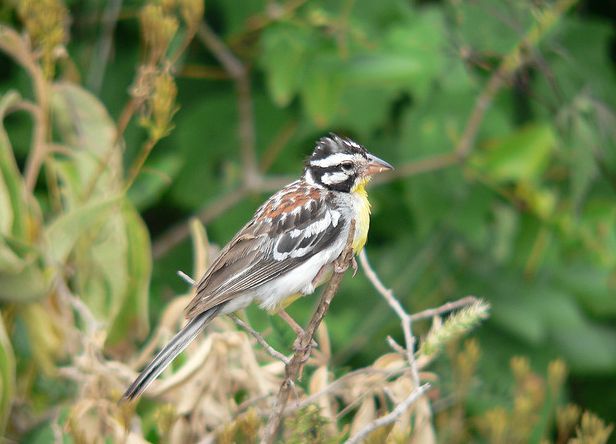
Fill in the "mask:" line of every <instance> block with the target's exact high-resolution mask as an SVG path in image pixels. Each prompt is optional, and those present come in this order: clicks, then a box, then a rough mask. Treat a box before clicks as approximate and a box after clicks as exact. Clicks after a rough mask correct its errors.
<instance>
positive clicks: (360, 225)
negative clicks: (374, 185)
mask: <svg viewBox="0 0 616 444" xmlns="http://www.w3.org/2000/svg"><path fill="white" fill-rule="evenodd" d="M368 180H369V179H368V178H367V179H366V180H364V181H362V182H360V183H359V184H358V185H357V186H356V187H355V188H354V189H353V190H351V193H352V195H353V196H354V197H355V199H356V203H355V211H356V214H357V218H356V219H355V237H354V239H353V252H354V253H355V254H357V253H359V252H360V251H361V249H362V248H364V245H365V244H366V240H367V239H368V229H369V228H370V202H369V201H368V193H367V192H366V184H367V183H368Z"/></svg>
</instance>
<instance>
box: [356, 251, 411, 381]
mask: <svg viewBox="0 0 616 444" xmlns="http://www.w3.org/2000/svg"><path fill="white" fill-rule="evenodd" d="M359 261H360V262H361V266H362V268H363V269H364V272H365V273H366V277H367V278H368V280H369V281H370V282H371V283H372V285H373V286H374V288H376V290H377V291H378V292H379V293H380V294H381V295H382V296H383V297H384V298H385V300H386V301H387V303H388V304H389V306H390V307H391V308H392V309H393V310H394V311H395V312H396V314H397V315H398V317H399V318H400V321H401V323H402V331H403V332H404V342H405V343H406V344H405V345H406V347H405V352H406V360H407V361H408V363H409V366H410V368H411V378H412V381H413V386H414V387H419V371H418V370H417V362H415V339H414V338H413V330H412V327H411V323H412V318H411V316H410V315H409V314H408V313H407V312H406V311H405V310H404V308H402V304H400V302H399V301H398V299H396V297H395V296H394V293H393V291H391V290H390V289H389V288H386V287H385V285H383V283H382V282H381V279H380V278H379V276H378V275H377V274H376V272H375V271H374V269H373V268H372V267H371V266H370V262H368V256H367V254H366V250H362V251H361V253H360V254H359Z"/></svg>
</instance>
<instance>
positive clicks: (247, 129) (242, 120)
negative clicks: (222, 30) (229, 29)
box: [198, 22, 258, 185]
mask: <svg viewBox="0 0 616 444" xmlns="http://www.w3.org/2000/svg"><path fill="white" fill-rule="evenodd" d="M198 35H199V39H200V40H201V42H202V43H203V44H204V45H205V46H206V47H207V48H208V49H209V50H210V51H211V52H212V54H214V56H215V57H216V58H217V59H218V61H219V62H220V63H221V64H222V66H223V67H224V68H225V70H226V71H227V72H228V73H229V75H230V76H231V78H233V80H234V81H235V87H236V89H237V106H238V113H239V137H240V145H241V152H242V164H243V166H244V175H245V176H244V183H246V184H249V185H250V184H252V183H253V182H255V181H257V180H258V173H257V160H256V154H255V151H256V137H255V123H254V115H253V110H252V91H251V86H250V73H249V71H248V69H247V68H246V67H245V66H244V64H243V63H242V62H241V61H240V60H239V59H238V58H237V57H235V55H234V54H233V53H232V52H231V50H230V49H229V48H228V47H227V45H225V43H224V42H223V41H222V40H221V39H220V38H219V37H218V36H217V35H216V34H215V33H214V32H213V31H212V29H211V28H210V27H209V26H208V24H207V23H205V22H203V23H202V24H201V27H200V28H199V32H198Z"/></svg>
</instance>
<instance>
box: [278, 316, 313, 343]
mask: <svg viewBox="0 0 616 444" xmlns="http://www.w3.org/2000/svg"><path fill="white" fill-rule="evenodd" d="M278 316H280V318H281V319H282V320H283V321H285V322H286V323H287V324H289V327H291V329H292V330H293V331H294V332H295V334H296V335H297V339H296V340H295V342H296V344H294V348H297V346H299V340H300V338H302V337H303V336H304V334H306V332H305V331H304V329H303V328H302V327H301V325H299V324H298V323H297V321H296V320H295V319H293V318H292V317H291V315H290V314H289V313H287V312H286V311H285V310H284V309H281V310H278ZM311 345H312V347H317V346H318V345H319V344H317V341H315V340H314V338H313V339H312V343H311Z"/></svg>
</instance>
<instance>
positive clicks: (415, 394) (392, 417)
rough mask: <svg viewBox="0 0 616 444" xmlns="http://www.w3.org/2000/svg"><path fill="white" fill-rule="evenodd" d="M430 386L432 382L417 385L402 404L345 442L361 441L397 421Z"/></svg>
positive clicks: (350, 443)
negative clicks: (380, 428)
mask: <svg viewBox="0 0 616 444" xmlns="http://www.w3.org/2000/svg"><path fill="white" fill-rule="evenodd" d="M429 388H430V384H424V385H422V386H420V387H417V388H416V389H415V390H413V391H412V392H411V394H410V395H409V396H408V397H407V398H406V399H405V400H404V401H402V402H401V403H400V404H398V405H397V406H396V408H395V409H393V410H392V411H391V412H390V413H388V414H387V415H385V416H381V417H380V418H378V419H375V420H374V421H372V422H370V423H368V424H366V425H365V426H364V428H363V429H361V430H360V431H359V432H357V433H356V434H355V435H354V436H352V437H350V438H349V439H348V440H346V441H345V444H357V443H360V442H361V441H362V440H363V439H364V438H366V437H367V436H368V435H369V434H370V433H371V432H373V431H374V430H376V429H378V428H379V427H384V426H386V425H388V424H391V423H392V422H395V421H396V420H397V419H398V418H399V417H400V416H402V414H403V413H404V412H406V411H407V410H408V409H409V407H411V406H412V405H413V403H414V402H415V401H417V400H418V399H419V397H420V396H422V395H423V394H424V393H425V392H426V391H427V390H428V389H429Z"/></svg>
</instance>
